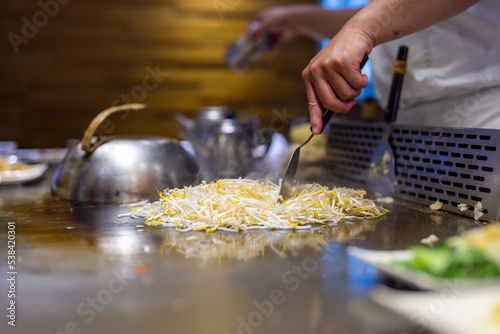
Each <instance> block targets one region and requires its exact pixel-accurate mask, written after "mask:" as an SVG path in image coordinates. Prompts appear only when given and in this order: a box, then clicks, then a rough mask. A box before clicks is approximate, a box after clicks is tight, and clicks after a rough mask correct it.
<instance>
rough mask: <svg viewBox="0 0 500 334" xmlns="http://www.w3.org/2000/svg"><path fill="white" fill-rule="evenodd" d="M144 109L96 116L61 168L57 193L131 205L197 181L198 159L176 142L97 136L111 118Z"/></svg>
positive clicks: (55, 184)
mask: <svg viewBox="0 0 500 334" xmlns="http://www.w3.org/2000/svg"><path fill="white" fill-rule="evenodd" d="M144 108H145V105H143V104H126V105H123V106H118V107H113V108H109V109H106V110H104V111H103V112H101V113H100V114H99V115H97V116H96V117H95V118H94V120H93V121H92V122H91V123H90V125H89V127H88V128H87V130H86V131H85V134H84V135H83V138H82V140H81V142H79V143H77V144H76V145H74V146H73V147H71V148H70V149H69V150H68V153H67V155H66V157H65V158H64V160H63V161H62V162H61V164H60V165H59V167H58V168H57V170H56V172H55V174H54V180H53V184H52V192H53V193H54V194H55V195H57V196H59V197H61V198H63V199H68V200H73V201H79V202H104V203H126V202H129V203H130V202H134V201H139V200H143V199H156V198H157V197H158V193H157V191H158V190H160V191H161V190H163V189H165V188H174V187H182V186H185V185H193V184H196V183H198V182H199V179H198V178H199V169H198V166H197V164H196V162H195V160H194V158H193V157H192V156H191V155H189V154H188V153H187V152H186V151H185V150H184V148H183V147H182V146H181V145H180V143H179V142H178V141H176V140H174V139H169V138H163V137H151V136H140V137H139V136H135V137H124V136H108V137H105V136H96V132H97V131H96V130H97V129H98V128H99V125H101V123H102V122H103V121H104V120H105V119H106V118H107V117H108V116H109V115H111V114H113V113H116V112H119V111H128V110H141V109H144Z"/></svg>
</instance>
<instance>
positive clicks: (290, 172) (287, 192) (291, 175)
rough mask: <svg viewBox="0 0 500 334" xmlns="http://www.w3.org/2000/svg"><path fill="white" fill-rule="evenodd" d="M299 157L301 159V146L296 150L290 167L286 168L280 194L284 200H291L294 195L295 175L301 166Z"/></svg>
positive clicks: (289, 164)
mask: <svg viewBox="0 0 500 334" xmlns="http://www.w3.org/2000/svg"><path fill="white" fill-rule="evenodd" d="M299 157H300V146H299V147H297V148H296V149H295V151H294V152H293V154H292V156H291V157H290V161H289V162H288V166H287V167H286V171H285V176H284V178H283V182H282V183H281V188H280V194H279V196H280V197H281V198H283V200H285V199H287V198H289V197H290V196H291V195H292V189H293V180H294V179H295V174H296V173H297V167H298V165H299ZM280 200H281V199H280Z"/></svg>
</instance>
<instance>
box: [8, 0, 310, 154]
mask: <svg viewBox="0 0 500 334" xmlns="http://www.w3.org/2000/svg"><path fill="white" fill-rule="evenodd" d="M42 2H44V3H47V4H49V3H50V4H52V7H51V10H52V11H53V12H55V11H56V7H54V4H58V8H57V13H56V14H55V15H53V17H50V16H49V15H45V18H47V20H46V22H45V24H44V14H43V13H41V12H42V11H43V9H42V7H41V6H40V4H39V3H38V0H16V1H2V2H1V4H0V29H1V34H2V38H1V43H0V57H1V66H0V77H1V82H0V141H1V140H14V141H17V142H18V144H19V146H20V147H23V148H31V147H64V146H65V145H66V141H67V140H68V139H70V138H81V136H82V134H83V130H84V129H85V128H86V126H87V125H88V124H89V122H90V121H91V120H92V119H93V117H94V116H95V115H97V113H98V112H100V111H101V110H103V109H105V108H107V107H109V106H111V105H112V104H113V103H116V100H117V99H118V100H120V99H121V97H122V95H131V93H132V92H135V93H136V94H135V98H134V96H132V97H131V98H130V101H132V102H142V103H146V104H147V105H148V110H147V111H143V112H140V113H141V114H139V112H138V113H133V114H130V115H129V116H128V117H126V118H125V119H124V120H121V119H120V118H114V119H112V121H113V124H112V126H109V127H108V129H109V130H110V134H120V135H123V134H147V135H162V136H169V137H176V136H177V132H178V127H177V125H176V123H175V122H174V121H173V118H172V114H173V113H175V112H182V113H185V114H186V115H187V116H188V117H192V116H193V114H194V112H195V111H196V110H197V109H198V108H200V107H202V106H208V105H226V106H231V107H235V108H239V109H240V110H241V111H242V112H243V113H244V114H258V115H259V116H260V117H261V119H262V120H263V124H264V125H269V124H270V123H273V125H275V126H278V127H280V128H281V125H287V124H286V123H287V122H288V121H289V120H290V118H289V116H287V115H290V114H293V115H307V102H306V96H305V91H304V86H303V82H302V79H301V72H302V69H303V68H304V67H305V66H306V65H307V63H308V62H309V59H310V58H311V57H312V56H313V55H314V52H315V44H314V43H313V42H312V41H309V40H307V39H305V38H298V39H295V40H294V41H291V42H289V43H288V44H286V45H282V46H280V47H278V48H277V49H276V50H274V51H273V52H272V53H269V54H267V55H265V56H264V57H263V58H262V59H261V60H260V61H259V62H258V63H257V64H255V65H254V66H253V67H252V68H251V69H250V70H249V71H247V72H246V73H244V74H242V75H235V74H234V73H232V72H231V71H230V70H229V69H228V68H227V66H226V64H225V63H224V62H223V59H222V56H223V53H224V50H225V49H226V47H227V46H228V45H229V44H230V43H231V42H232V41H233V40H234V39H235V38H236V37H237V36H238V35H239V34H240V33H241V32H242V31H243V30H244V28H245V27H246V25H247V24H248V22H249V19H250V17H251V16H252V15H253V14H254V13H256V12H257V11H259V10H261V9H263V8H266V7H269V6H275V5H285V4H293V3H303V2H307V1H304V0H127V1H119V0H71V1H69V0H42ZM311 2H312V1H311ZM216 5H217V6H219V10H217V9H216V7H215V6H216ZM222 10H226V11H225V12H222ZM23 17H24V18H26V19H27V20H28V21H29V22H31V23H37V24H38V25H39V26H40V27H39V28H38V32H37V33H36V35H34V36H33V37H30V38H26V40H27V43H21V44H19V45H18V49H19V50H18V51H19V52H18V53H16V52H15V50H14V47H13V46H12V43H11V42H10V41H9V33H14V34H16V35H17V36H20V37H22V38H24V37H26V31H25V36H23V31H22V28H23V26H24V25H25V22H23ZM34 19H36V20H38V21H36V22H34ZM31 33H33V31H31ZM28 35H29V34H28ZM10 36H11V38H12V36H13V35H12V34H11V35H10ZM26 40H25V41H26ZM148 67H149V68H152V69H156V68H158V69H159V70H160V72H162V73H168V75H164V76H163V77H162V81H161V82H159V84H158V86H157V87H156V88H154V89H151V90H149V91H147V94H146V95H144V94H143V95H138V93H140V92H142V93H144V90H141V89H139V88H136V87H137V86H139V87H141V86H143V79H144V77H145V76H146V75H147V74H148V70H147V68H148ZM149 83H150V84H152V83H154V81H151V80H150V81H149ZM134 89H135V90H134ZM284 109H286V110H285V111H284ZM273 110H274V112H273ZM277 110H279V111H280V113H281V115H277V114H276V111H277ZM283 113H285V114H286V115H285V116H286V117H284V122H282V120H280V119H282V118H283ZM279 122H282V123H279ZM284 129H285V128H284V127H283V128H282V130H284Z"/></svg>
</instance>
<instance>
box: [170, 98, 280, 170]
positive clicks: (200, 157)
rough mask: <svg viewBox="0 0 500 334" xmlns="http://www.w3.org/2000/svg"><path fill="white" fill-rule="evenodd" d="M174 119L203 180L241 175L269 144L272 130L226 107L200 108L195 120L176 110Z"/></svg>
mask: <svg viewBox="0 0 500 334" xmlns="http://www.w3.org/2000/svg"><path fill="white" fill-rule="evenodd" d="M176 120H177V121H178V123H179V124H180V126H181V136H182V137H183V138H184V139H187V140H189V141H190V142H191V143H192V145H193V147H194V149H195V153H196V154H195V158H196V160H197V162H198V164H199V166H200V168H201V172H202V173H203V175H204V177H205V179H206V180H217V179H220V178H234V177H240V176H241V177H244V176H245V175H247V174H248V173H249V172H250V170H251V168H252V164H253V162H255V161H256V160H257V159H260V158H262V157H263V156H265V154H266V153H267V151H268V150H269V147H270V145H271V138H272V133H271V132H270V131H269V130H264V129H260V128H259V126H258V125H259V122H258V119H257V118H255V117H253V118H250V119H241V118H239V117H238V114H237V112H236V111H234V110H232V109H228V108H225V107H205V108H202V109H200V110H199V111H198V113H197V114H196V116H195V119H194V120H190V119H188V118H186V117H185V116H183V115H180V114H177V115H176Z"/></svg>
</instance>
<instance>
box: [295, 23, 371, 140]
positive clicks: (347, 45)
mask: <svg viewBox="0 0 500 334" xmlns="http://www.w3.org/2000/svg"><path fill="white" fill-rule="evenodd" d="M372 45H373V42H372V40H371V38H370V36H369V35H366V34H364V33H363V32H362V31H358V30H357V29H355V28H350V27H348V26H344V28H342V30H340V32H339V33H338V34H337V35H336V36H335V37H334V38H333V39H332V40H331V41H330V42H329V43H328V44H327V45H326V46H325V47H324V48H323V49H322V50H321V51H320V52H319V53H318V54H317V55H316V56H315V57H314V58H313V59H312V60H311V61H310V62H309V65H308V66H307V67H306V68H305V69H304V71H303V72H302V78H303V79H304V82H305V85H306V93H307V100H308V103H309V114H310V118H311V126H312V130H313V133H314V134H319V133H320V132H321V127H322V123H321V117H322V115H323V107H324V108H326V109H330V110H331V111H333V112H337V113H346V112H348V111H349V110H350V109H351V108H352V107H353V106H354V104H355V103H356V101H355V100H354V98H356V97H357V96H359V94H361V89H362V88H365V87H366V86H367V85H368V77H367V76H366V75H365V74H361V73H360V71H359V66H360V63H361V61H362V59H363V56H364V55H365V54H367V55H368V54H370V52H371V50H372V48H373V46H372Z"/></svg>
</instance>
